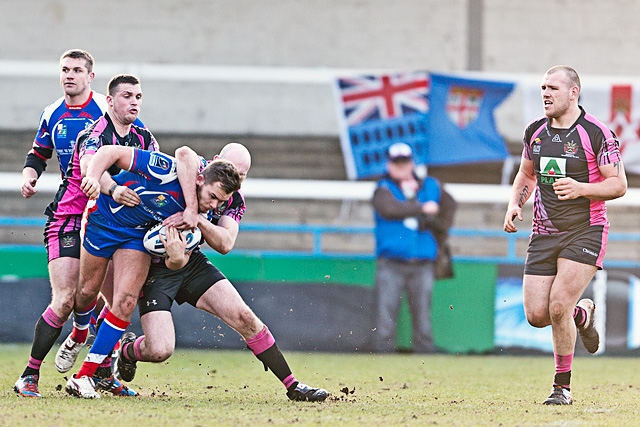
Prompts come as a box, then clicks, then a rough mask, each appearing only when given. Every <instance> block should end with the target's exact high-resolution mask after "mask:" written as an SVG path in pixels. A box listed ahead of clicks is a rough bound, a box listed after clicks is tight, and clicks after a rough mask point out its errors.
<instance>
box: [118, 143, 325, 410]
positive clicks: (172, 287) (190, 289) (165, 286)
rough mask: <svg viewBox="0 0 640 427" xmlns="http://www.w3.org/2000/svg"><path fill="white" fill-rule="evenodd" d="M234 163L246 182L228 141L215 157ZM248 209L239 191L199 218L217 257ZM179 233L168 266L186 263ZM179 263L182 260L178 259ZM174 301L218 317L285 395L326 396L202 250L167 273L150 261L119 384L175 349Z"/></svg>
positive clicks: (243, 162)
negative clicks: (136, 329)
mask: <svg viewBox="0 0 640 427" xmlns="http://www.w3.org/2000/svg"><path fill="white" fill-rule="evenodd" d="M216 158H221V159H225V160H229V161H230V162H232V163H233V164H234V165H235V166H236V168H237V169H238V172H239V174H240V178H241V180H243V179H244V177H245V176H246V174H247V172H248V171H249V168H250V166H251V155H250V154H249V151H248V150H247V149H246V148H245V147H244V146H243V145H242V144H239V143H229V144H227V145H225V146H224V147H223V148H222V150H221V151H220V154H219V155H216V156H215V157H214V160H215V159H216ZM245 210H246V205H245V200H244V196H243V195H242V193H241V191H240V190H238V191H236V192H234V193H233V195H232V196H231V197H230V198H229V200H228V201H227V202H225V203H224V204H223V205H222V206H221V207H220V208H219V209H217V210H215V211H209V213H208V215H207V217H205V216H201V217H200V218H199V221H198V227H199V228H200V230H201V231H202V236H203V238H204V240H205V241H206V242H207V244H208V245H209V246H210V247H211V248H212V249H214V250H216V251H218V252H219V253H221V254H226V253H229V252H230V251H231V249H233V246H234V245H235V241H236V237H237V235H238V231H239V223H240V220H241V219H242V216H243V215H244V212H245ZM177 236H178V234H177V233H173V234H171V233H170V234H168V236H167V240H166V243H165V244H166V246H167V254H170V253H171V248H172V246H173V245H176V246H177V247H176V248H173V249H174V250H173V252H174V253H176V254H177V256H176V257H174V256H171V255H170V256H169V260H170V262H173V263H175V264H177V265H181V263H182V262H183V261H184V258H185V257H186V256H184V251H185V249H184V248H185V246H184V241H183V240H181V239H177ZM175 258H178V259H179V260H182V261H178V259H175ZM173 301H176V302H177V303H178V304H183V303H185V302H186V303H188V304H190V305H192V306H193V307H196V308H198V309H200V310H203V311H206V312H207V313H210V314H212V315H214V316H217V317H218V318H220V319H221V320H222V321H223V322H225V323H226V324H227V325H229V326H230V327H231V328H233V329H234V330H235V331H237V332H238V333H239V334H240V335H241V336H242V338H243V339H244V340H245V342H246V343H247V346H248V347H249V349H251V351H252V352H253V354H254V355H255V357H256V358H258V360H260V361H261V362H262V363H263V365H264V366H265V369H269V370H271V372H273V374H274V375H275V376H276V377H277V378H278V380H280V382H281V383H282V384H283V385H284V387H285V388H286V390H287V397H289V399H291V400H297V401H311V402H321V401H323V400H325V399H326V398H327V396H328V393H327V391H326V390H324V389H321V388H314V387H310V386H308V385H306V384H304V383H302V382H300V381H298V380H297V379H296V377H295V376H294V375H293V373H292V371H291V368H290V367H289V364H288V363H287V361H286V359H285V358H284V355H283V354H282V353H281V351H280V349H279V348H278V345H277V343H276V340H275V338H274V337H273V335H272V333H271V331H270V330H269V328H268V327H267V326H266V325H265V324H264V323H263V322H262V321H261V320H260V319H259V318H258V316H256V314H255V313H254V312H253V310H251V308H250V307H249V306H248V305H247V303H246V302H245V301H244V300H243V299H242V297H241V296H240V294H239V293H238V291H237V290H236V288H235V287H234V286H233V284H232V283H231V282H230V281H229V280H228V279H227V278H226V277H225V275H224V274H223V273H222V272H221V271H220V270H219V269H218V268H216V266H214V265H213V264H212V263H211V262H210V261H209V259H208V258H207V256H206V255H205V254H203V253H202V252H201V251H200V250H197V249H196V250H194V251H193V252H191V255H190V256H188V260H187V262H186V265H184V266H183V267H182V268H179V269H170V268H168V267H167V265H166V261H165V259H157V258H156V259H154V260H153V261H152V263H151V267H150V269H149V275H148V276H147V279H146V282H145V285H144V287H143V288H142V292H141V295H140V299H139V301H138V311H139V312H140V321H141V323H142V330H143V332H144V333H145V335H142V336H140V337H136V336H135V334H134V333H133V332H127V333H125V334H124V336H123V337H122V339H121V343H122V344H121V351H120V354H119V357H118V362H117V366H118V371H119V375H120V379H122V380H123V381H131V380H133V378H134V376H135V372H136V362H137V361H145V362H155V363H158V362H163V361H165V360H167V359H168V358H169V357H171V355H172V354H173V351H174V349H175V333H174V330H175V327H174V324H173V318H172V315H171V306H172V304H173Z"/></svg>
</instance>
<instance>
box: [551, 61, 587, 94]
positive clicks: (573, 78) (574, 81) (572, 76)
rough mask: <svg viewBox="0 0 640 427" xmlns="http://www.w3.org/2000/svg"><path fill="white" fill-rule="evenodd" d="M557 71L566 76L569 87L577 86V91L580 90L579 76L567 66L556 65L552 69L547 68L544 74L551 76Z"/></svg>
mask: <svg viewBox="0 0 640 427" xmlns="http://www.w3.org/2000/svg"><path fill="white" fill-rule="evenodd" d="M557 71H562V72H563V73H564V75H565V76H567V79H569V84H570V85H571V86H577V87H578V90H581V89H582V85H581V84H580V76H579V75H578V72H577V71H576V70H574V69H573V68H571V67H569V66H568V65H556V66H554V67H551V68H549V69H548V70H547V72H546V73H545V74H553V73H555V72H557Z"/></svg>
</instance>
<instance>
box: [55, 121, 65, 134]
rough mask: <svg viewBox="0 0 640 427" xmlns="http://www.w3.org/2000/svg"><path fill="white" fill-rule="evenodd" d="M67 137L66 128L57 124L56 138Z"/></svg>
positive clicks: (61, 124) (62, 124)
mask: <svg viewBox="0 0 640 427" xmlns="http://www.w3.org/2000/svg"><path fill="white" fill-rule="evenodd" d="M66 137H67V126H66V125H65V124H64V123H58V125H57V126H56V138H66Z"/></svg>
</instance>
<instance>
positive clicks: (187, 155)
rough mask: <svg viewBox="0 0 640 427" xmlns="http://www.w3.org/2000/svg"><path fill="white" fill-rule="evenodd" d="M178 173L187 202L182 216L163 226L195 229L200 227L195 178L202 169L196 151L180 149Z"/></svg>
mask: <svg viewBox="0 0 640 427" xmlns="http://www.w3.org/2000/svg"><path fill="white" fill-rule="evenodd" d="M175 157H176V165H177V166H176V171H177V173H178V181H179V182H180V187H181V188H182V193H183V195H184V200H185V209H184V212H183V213H182V216H180V217H179V218H178V217H177V216H174V217H169V218H167V219H166V220H165V221H164V222H163V224H165V225H172V226H174V227H177V228H179V229H182V230H186V229H191V230H192V229H194V228H195V227H196V226H197V225H198V217H199V216H200V215H199V214H198V196H197V193H196V181H195V179H194V178H195V177H196V176H197V175H198V171H199V168H200V159H199V158H198V155H197V154H196V152H195V151H193V150H192V149H191V148H189V147H187V146H182V147H179V148H178V149H177V150H176V152H175Z"/></svg>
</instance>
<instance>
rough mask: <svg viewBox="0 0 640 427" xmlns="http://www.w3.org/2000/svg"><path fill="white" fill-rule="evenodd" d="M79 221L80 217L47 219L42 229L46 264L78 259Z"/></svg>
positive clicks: (80, 240) (70, 216) (80, 242)
mask: <svg viewBox="0 0 640 427" xmlns="http://www.w3.org/2000/svg"><path fill="white" fill-rule="evenodd" d="M81 220H82V215H69V216H66V217H64V218H52V217H49V218H48V219H47V223H46V225H45V227H44V246H45V248H47V261H48V262H51V261H53V260H54V259H57V258H76V259H80V246H81V245H82V237H81V236H80V228H81Z"/></svg>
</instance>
